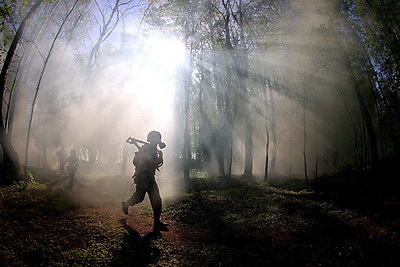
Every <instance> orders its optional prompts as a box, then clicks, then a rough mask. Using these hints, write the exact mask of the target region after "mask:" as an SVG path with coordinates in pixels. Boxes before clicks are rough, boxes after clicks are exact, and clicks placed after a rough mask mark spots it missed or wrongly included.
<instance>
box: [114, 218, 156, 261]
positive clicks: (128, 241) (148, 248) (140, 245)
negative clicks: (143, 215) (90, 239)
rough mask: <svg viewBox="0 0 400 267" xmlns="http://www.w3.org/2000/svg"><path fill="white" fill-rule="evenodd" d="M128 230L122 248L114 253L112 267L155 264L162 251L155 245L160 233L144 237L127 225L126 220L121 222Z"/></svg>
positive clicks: (152, 233)
mask: <svg viewBox="0 0 400 267" xmlns="http://www.w3.org/2000/svg"><path fill="white" fill-rule="evenodd" d="M119 222H120V223H121V225H122V226H123V227H124V228H125V229H126V230H127V233H126V234H125V235H124V238H123V243H122V244H121V248H120V249H119V250H118V251H116V252H115V253H114V256H113V259H112V262H111V265H112V266H148V265H149V264H154V263H156V262H157V259H158V258H159V256H160V250H159V249H158V248H157V247H156V246H155V245H154V244H153V243H154V242H153V240H155V239H157V238H159V237H160V236H161V235H160V233H159V232H151V233H148V234H147V235H146V236H144V237H142V236H140V234H139V233H138V232H137V231H136V230H135V229H133V228H132V227H131V226H129V225H128V224H127V223H126V219H122V220H120V221H119Z"/></svg>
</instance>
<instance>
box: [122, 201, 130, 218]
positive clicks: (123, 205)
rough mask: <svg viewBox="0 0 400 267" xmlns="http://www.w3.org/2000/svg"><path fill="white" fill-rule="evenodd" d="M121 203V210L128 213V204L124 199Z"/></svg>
mask: <svg viewBox="0 0 400 267" xmlns="http://www.w3.org/2000/svg"><path fill="white" fill-rule="evenodd" d="M121 205H122V211H123V212H124V213H125V214H126V215H128V208H129V206H128V204H127V203H126V201H122V202H121Z"/></svg>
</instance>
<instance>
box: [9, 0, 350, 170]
mask: <svg viewBox="0 0 400 267" xmlns="http://www.w3.org/2000/svg"><path fill="white" fill-rule="evenodd" d="M314 2H315V1H305V2H301V3H300V2H298V1H294V2H293V3H292V4H291V8H292V9H293V13H292V14H296V16H290V14H289V15H288V17H287V18H284V19H283V20H281V21H278V22H277V23H276V24H274V25H272V26H271V29H273V30H274V34H272V35H271V36H269V37H268V38H269V39H268V38H267V39H266V40H265V41H263V40H262V41H261V42H260V44H261V47H262V49H260V52H257V54H256V55H250V56H249V57H250V62H251V66H250V67H249V70H250V72H249V79H248V83H247V84H248V89H249V95H248V99H247V100H246V101H248V103H247V105H249V109H250V110H251V112H252V115H251V117H250V118H245V120H246V119H250V120H252V122H253V164H254V165H253V173H254V174H255V175H258V176H261V175H263V172H264V168H265V156H266V155H265V146H266V136H267V132H266V125H265V123H267V124H268V129H269V130H268V131H269V136H270V150H269V151H270V159H271V158H273V160H274V162H271V163H270V167H269V168H270V170H271V171H272V172H273V173H275V174H279V175H285V176H291V175H302V174H303V172H304V142H305V140H304V139H305V138H304V132H306V134H307V146H306V154H307V157H308V161H309V166H310V167H309V169H310V171H311V172H312V170H313V169H314V168H315V165H316V163H317V162H319V165H318V166H319V168H320V169H319V170H320V172H322V173H323V172H329V171H333V170H334V168H335V167H336V166H333V164H332V162H333V161H334V155H333V154H334V151H335V150H337V148H338V147H339V146H340V147H346V146H348V144H349V143H350V141H351V139H352V136H351V134H350V135H349V134H348V133H349V132H350V130H349V129H348V128H347V125H350V124H351V119H352V118H349V116H348V114H349V113H350V114H352V112H353V111H352V109H353V108H354V107H353V106H354V104H353V94H352V93H351V92H350V91H348V90H349V89H348V87H349V84H348V81H347V78H346V77H345V75H344V73H345V71H344V70H343V66H340V65H339V64H340V63H339V62H338V61H337V60H336V59H335V58H334V56H335V53H332V54H330V50H332V49H335V47H337V41H336V40H335V38H334V36H332V35H327V34H320V35H319V34H318V32H316V31H314V32H313V29H318V28H321V27H322V26H323V25H328V24H329V22H330V20H331V19H332V18H331V17H329V16H328V15H327V16H324V15H323V14H330V13H329V12H328V11H326V10H325V12H324V11H323V12H321V8H325V9H327V8H329V7H330V5H329V4H328V3H325V2H324V3H323V4H318V3H314ZM132 23H133V22H132ZM126 25H127V24H124V25H122V24H121V25H119V27H118V28H117V30H116V31H115V32H116V33H117V34H113V35H111V36H110V38H109V39H107V41H106V42H104V43H102V45H101V50H100V52H99V53H98V55H97V59H98V61H97V62H98V63H97V65H96V67H95V68H92V69H89V68H88V66H87V63H86V58H87V56H88V54H89V51H88V50H87V48H86V47H85V45H82V44H80V43H78V45H77V44H76V43H75V44H73V45H72V44H71V43H70V42H67V41H65V40H63V39H60V40H58V41H57V48H56V49H55V50H54V51H53V52H52V54H51V57H50V60H49V62H48V66H47V67H46V71H45V74H44V77H43V82H42V85H41V87H40V90H39V92H38V99H37V102H36V104H35V108H34V114H33V123H32V134H31V136H30V140H31V141H30V142H29V144H30V146H29V150H28V151H29V154H28V165H29V166H32V167H36V168H37V167H39V168H40V167H46V166H45V165H46V162H45V161H46V160H47V165H48V167H49V168H51V169H53V170H57V169H58V160H57V156H56V152H57V151H58V150H59V149H60V147H61V146H63V147H65V148H66V149H67V151H70V150H71V149H75V150H76V151H77V152H78V156H79V158H80V160H81V161H82V167H81V170H80V172H81V174H84V173H97V174H101V175H119V174H121V169H122V166H121V164H122V162H123V149H124V146H127V148H128V151H129V152H128V159H127V160H128V162H127V170H126V175H127V176H130V175H131V174H132V173H133V171H134V170H133V165H132V164H131V162H132V157H133V153H134V152H135V151H136V150H137V149H136V148H135V147H134V146H132V145H129V144H126V142H125V140H126V139H127V138H128V137H135V138H138V139H142V140H146V136H147V133H148V132H149V131H151V130H157V131H159V132H161V134H162V141H163V142H165V143H166V144H167V147H166V148H165V149H164V156H165V163H164V166H163V167H162V170H161V172H159V173H158V174H157V175H158V176H159V177H169V178H171V177H178V176H181V173H177V172H175V171H176V170H179V168H180V167H181V166H180V164H181V162H179V161H178V159H180V156H179V155H181V153H182V136H183V127H184V126H183V124H182V118H181V117H180V116H182V115H180V114H181V113H182V109H183V107H182V103H183V102H182V101H183V100H182V99H183V89H182V84H183V82H182V80H183V79H184V77H183V73H184V71H185V68H188V66H189V65H188V58H187V57H188V55H189V51H188V50H187V44H186V47H185V42H184V40H183V38H182V36H178V35H176V36H172V35H171V34H170V33H169V34H166V33H165V32H162V31H161V29H159V30H157V29H154V28H151V31H150V30H148V31H146V32H145V33H142V32H140V31H138V30H137V29H138V26H137V25H136V24H135V25H133V24H132V25H131V27H127V26H126ZM142 27H143V28H146V27H145V26H142ZM148 29H150V28H148ZM83 32H85V31H83V30H82V33H83ZM94 32H95V31H93V32H91V33H89V37H91V38H93V36H91V35H95V33H94ZM86 34H88V33H87V32H86ZM51 36H53V35H52V33H51V32H49V33H47V34H42V35H41V38H42V40H37V41H36V45H35V46H33V48H32V47H31V48H30V49H29V50H27V52H29V54H28V55H25V57H26V58H28V60H23V61H22V65H21V71H22V70H23V72H22V74H21V73H20V74H19V75H18V76H17V80H18V81H19V84H20V87H19V88H18V90H17V94H15V95H14V96H13V97H14V98H15V99H13V101H16V111H15V114H14V115H13V116H14V117H13V118H14V119H13V125H12V132H13V137H12V138H13V144H14V146H15V149H16V150H17V152H18V154H19V156H20V158H21V159H23V158H24V157H25V144H26V133H27V127H28V120H29V116H30V114H29V113H30V108H29V107H30V105H31V103H32V99H33V95H34V88H35V87H36V84H37V79H38V78H37V77H38V73H40V71H41V69H42V68H43V55H45V54H46V53H47V51H48V47H47V46H46V43H48V40H49V39H51ZM82 36H85V35H82ZM86 37H87V36H86ZM27 38H28V37H27ZM83 39H84V38H83ZM82 42H83V43H84V41H82ZM86 45H88V44H86ZM218 53H219V55H221V54H224V53H227V51H219V52H218ZM324 53H326V54H324ZM208 55H209V58H208V59H210V58H212V56H211V55H212V53H209V54H208ZM329 57H332V58H329ZM223 58H224V57H220V58H219V61H218V62H216V65H217V66H220V68H221V69H223V68H224V67H226V65H229V64H231V62H229V61H226V60H224V59H223ZM225 58H226V57H225ZM204 62H205V63H204ZM204 62H202V63H201V64H203V65H201V64H200V63H199V60H198V59H196V60H194V63H193V68H194V69H193V70H192V73H191V75H192V81H193V86H192V88H191V92H192V96H191V102H190V121H191V125H190V128H191V136H190V138H191V149H192V153H193V157H194V158H195V157H196V156H195V154H196V148H197V147H198V143H199V135H200V133H199V132H198V129H199V125H200V123H201V119H200V118H199V116H198V115H196V112H198V105H199V104H198V103H199V97H198V94H199V90H200V89H199V88H200V86H201V85H200V84H201V82H200V79H199V77H198V76H199V69H197V70H196V68H199V66H202V67H203V68H204V67H205V68H209V69H211V68H212V64H211V59H210V61H208V63H207V54H204ZM264 73H267V74H268V75H267V77H269V78H268V79H267V80H268V81H267V82H266V83H267V85H266V87H265V89H263V86H264V85H263V84H262V83H260V82H259V79H260V77H261V76H264ZM224 79H225V78H224ZM226 79H227V78H226ZM223 90H225V91H224V92H223V93H230V92H232V88H228V87H225V88H223ZM263 91H265V96H264V95H263V93H262V92H263ZM203 94H204V95H203V96H204V99H205V101H204V102H205V104H204V109H205V110H206V112H207V113H208V120H209V121H211V123H210V124H212V125H214V126H213V127H217V126H218V125H225V124H226V123H228V121H227V119H226V118H222V119H221V117H219V115H218V116H217V113H216V107H215V106H213V104H212V103H211V104H208V103H206V99H207V98H208V99H213V98H216V97H215V96H216V94H217V93H216V92H215V91H213V90H211V89H210V90H205V92H204V93H203ZM303 99H305V101H306V104H305V106H304V102H303ZM266 102H267V108H266V105H265V104H266ZM207 105H209V106H207ZM241 105H244V104H243V103H241ZM304 110H305V111H304ZM266 114H267V115H266ZM304 122H305V123H306V127H305V128H306V130H305V131H304ZM337 125H341V126H342V129H341V132H337V129H336V127H337ZM210 128H212V127H211V126H210ZM232 129H233V133H232V140H233V141H232V143H233V149H232V152H233V155H232V174H238V175H240V174H242V173H243V168H244V141H243V135H244V131H245V130H246V129H244V125H243V123H242V122H240V121H238V122H237V123H234V125H233V128H232ZM202 130H204V129H201V130H200V131H202ZM44 146H45V148H46V149H45V150H44V149H43V148H44ZM210 149H211V150H212V149H215V147H214V148H212V147H211V148H210ZM226 149H227V148H226ZM44 151H45V152H46V153H47V156H46V155H44V154H43V153H44ZM347 153H351V149H350V148H349V149H348V151H347V150H346V151H344V152H343V154H342V155H341V156H342V158H343V159H344V160H343V161H344V162H345V161H346V160H345V159H346V155H347ZM214 154H215V153H214ZM44 159H45V160H44ZM216 160H217V159H216V156H215V155H211V160H210V161H209V162H208V163H209V164H210V165H209V166H207V167H206V168H205V169H206V170H207V171H208V174H207V171H206V172H205V173H204V172H201V173H200V174H199V175H200V176H201V175H208V176H212V175H218V171H217V167H216ZM227 166H228V163H227V162H226V161H225V167H227ZM192 174H193V175H194V174H195V171H193V173H192ZM78 176H79V173H78Z"/></svg>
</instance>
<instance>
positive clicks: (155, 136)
mask: <svg viewBox="0 0 400 267" xmlns="http://www.w3.org/2000/svg"><path fill="white" fill-rule="evenodd" d="M147 142H150V143H153V144H159V143H161V134H160V133H159V132H157V131H151V132H149V134H148V135H147Z"/></svg>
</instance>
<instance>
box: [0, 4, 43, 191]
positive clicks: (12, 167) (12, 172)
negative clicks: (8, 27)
mask: <svg viewBox="0 0 400 267" xmlns="http://www.w3.org/2000/svg"><path fill="white" fill-rule="evenodd" d="M42 2H43V0H37V1H36V2H35V3H34V5H33V6H32V7H31V9H30V10H29V11H28V13H27V14H26V16H25V18H24V19H23V20H22V22H21V25H20V26H19V28H18V30H17V32H16V34H15V36H14V39H13V41H12V43H11V46H10V48H9V50H8V52H7V55H6V58H5V60H4V63H3V68H2V70H1V74H0V96H1V101H0V112H2V110H3V97H4V92H5V90H6V83H7V74H8V71H9V69H10V66H11V62H12V59H13V57H14V54H15V51H16V49H17V46H18V44H19V42H20V40H21V38H22V34H23V32H24V30H25V27H26V25H27V23H28V22H29V20H30V19H31V18H32V16H33V14H34V13H35V11H36V9H37V8H38V7H39V5H40V4H41V3H42ZM0 145H1V148H2V150H3V170H1V172H0V183H1V184H3V182H4V184H8V182H6V181H3V180H5V179H8V180H9V182H12V181H18V180H21V178H22V176H21V173H20V163H19V157H18V154H17V152H16V151H15V150H14V147H13V145H12V143H11V140H10V136H9V135H8V133H7V132H6V128H5V123H4V120H3V115H2V114H1V116H0ZM7 174H9V175H7ZM7 177H9V178H7Z"/></svg>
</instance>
